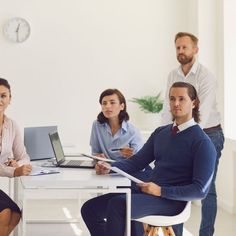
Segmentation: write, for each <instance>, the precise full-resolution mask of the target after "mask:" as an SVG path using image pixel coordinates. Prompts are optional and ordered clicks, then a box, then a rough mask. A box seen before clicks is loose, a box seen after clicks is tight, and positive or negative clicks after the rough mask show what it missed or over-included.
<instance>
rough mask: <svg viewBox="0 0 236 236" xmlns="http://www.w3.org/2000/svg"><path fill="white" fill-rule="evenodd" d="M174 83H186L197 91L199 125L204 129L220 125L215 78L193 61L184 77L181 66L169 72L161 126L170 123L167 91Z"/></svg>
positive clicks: (170, 116)
mask: <svg viewBox="0 0 236 236" xmlns="http://www.w3.org/2000/svg"><path fill="white" fill-rule="evenodd" d="M175 82H186V83H190V84H192V85H193V86H194V87H195V89H196V90H197V94H198V97H199V100H200V108H199V111H200V119H201V121H200V123H199V125H200V126H201V127H202V128H203V129H205V128H210V127H214V126H217V125H219V124H220V113H219V112H218V111H217V102H216V89H217V82H216V78H215V76H214V75H213V74H212V73H211V72H210V71H209V70H208V69H207V68H206V67H205V66H203V65H201V64H200V63H198V62H197V61H195V63H194V64H193V66H192V68H191V70H190V71H189V73H188V74H187V75H186V76H185V75H184V73H183V71H182V68H181V66H180V67H179V68H177V69H174V70H172V71H171V72H170V74H169V76H168V81H167V90H166V95H165V102H164V107H163V111H162V125H165V124H170V123H171V122H172V115H171V112H170V106H169V90H170V87H171V86H172V84H173V83H175Z"/></svg>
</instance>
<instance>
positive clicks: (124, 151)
mask: <svg viewBox="0 0 236 236" xmlns="http://www.w3.org/2000/svg"><path fill="white" fill-rule="evenodd" d="M120 152H121V155H122V156H123V157H125V158H129V157H131V156H133V155H134V150H133V148H130V147H124V148H121V150H120Z"/></svg>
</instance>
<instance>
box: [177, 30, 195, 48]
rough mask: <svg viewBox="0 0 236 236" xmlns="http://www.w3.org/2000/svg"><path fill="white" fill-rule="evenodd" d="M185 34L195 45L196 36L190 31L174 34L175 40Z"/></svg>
mask: <svg viewBox="0 0 236 236" xmlns="http://www.w3.org/2000/svg"><path fill="white" fill-rule="evenodd" d="M185 36H188V37H189V38H190V39H191V40H192V41H193V43H194V45H195V46H197V45H198V38H197V37H196V36H195V35H193V34H191V33H188V32H179V33H177V34H176V35H175V42H176V40H177V39H178V38H182V37H185Z"/></svg>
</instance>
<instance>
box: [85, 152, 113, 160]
mask: <svg viewBox="0 0 236 236" xmlns="http://www.w3.org/2000/svg"><path fill="white" fill-rule="evenodd" d="M81 155H82V156H84V157H88V158H92V159H93V160H96V161H105V162H115V160H112V159H108V158H104V157H97V156H94V155H88V154H84V153H81Z"/></svg>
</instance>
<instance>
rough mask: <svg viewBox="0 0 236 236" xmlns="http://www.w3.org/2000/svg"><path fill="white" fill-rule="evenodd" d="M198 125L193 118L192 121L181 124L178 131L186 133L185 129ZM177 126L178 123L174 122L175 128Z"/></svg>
mask: <svg viewBox="0 0 236 236" xmlns="http://www.w3.org/2000/svg"><path fill="white" fill-rule="evenodd" d="M196 124H197V123H196V122H195V121H194V119H193V118H192V119H191V120H189V121H187V122H185V123H183V124H181V125H178V129H179V132H181V131H184V130H185V129H187V128H189V127H191V126H194V125H196ZM174 126H176V122H175V121H174V124H173V127H174Z"/></svg>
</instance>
